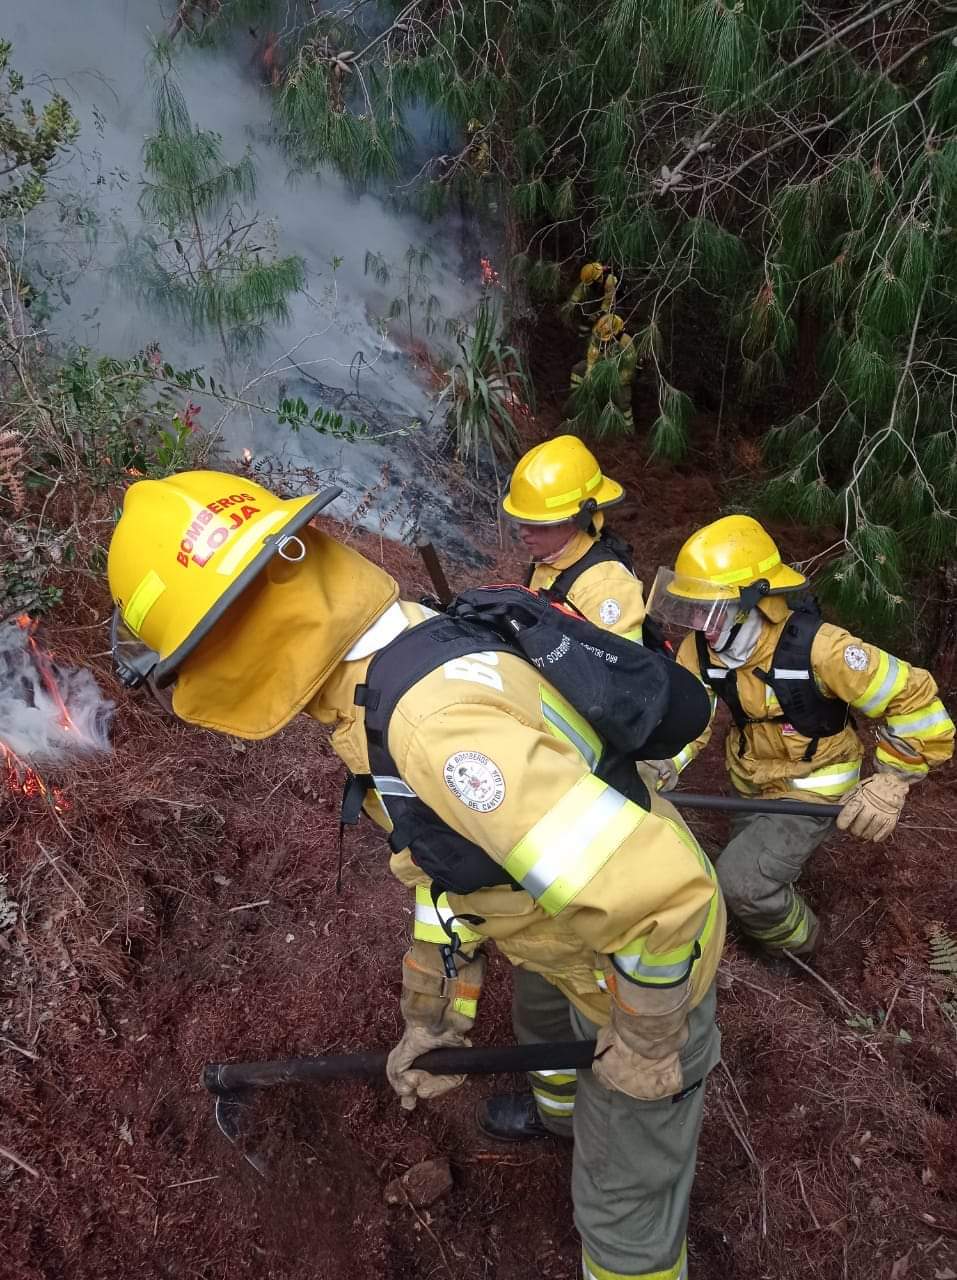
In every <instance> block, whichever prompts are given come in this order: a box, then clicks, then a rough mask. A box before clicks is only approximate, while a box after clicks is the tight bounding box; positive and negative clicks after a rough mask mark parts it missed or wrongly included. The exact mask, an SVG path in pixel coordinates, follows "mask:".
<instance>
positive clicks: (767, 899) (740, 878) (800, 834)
mask: <svg viewBox="0 0 957 1280" xmlns="http://www.w3.org/2000/svg"><path fill="white" fill-rule="evenodd" d="M833 826H834V819H833V818H827V817H820V818H811V817H807V818H805V817H797V816H796V815H794V814H783V813H746V814H738V815H737V816H736V817H735V819H734V821H733V822H732V824H731V839H730V840H729V841H728V843H727V845H726V846H725V848H724V850H723V852H722V853H721V855H720V856H719V858H718V864H717V866H718V880H719V882H720V884H721V888H722V890H723V891H724V896H725V901H726V902H727V904H728V910H729V911H730V912H731V913H732V914H733V915H734V916H735V917H736V919H737V921H738V923H739V925H740V926H741V928H742V929H743V930H744V932H745V933H746V934H747V935H748V936H749V937H750V938H753V939H754V940H755V941H756V942H758V943H760V944H761V946H763V947H767V948H768V950H771V951H773V950H780V949H781V948H782V947H786V948H787V949H788V950H789V951H793V952H794V954H795V955H800V956H806V955H811V953H812V952H813V951H814V946H815V943H816V942H817V933H818V922H817V917H816V916H815V914H814V912H813V911H812V910H811V908H810V907H809V906H808V904H807V903H806V902H805V901H804V899H803V898H802V897H801V895H800V894H799V893H798V891H797V890H796V889H795V888H794V882H795V881H796V880H797V878H798V877H799V876H800V874H801V872H802V871H803V870H804V866H805V863H806V862H807V860H808V858H810V856H811V854H812V853H813V852H814V850H815V849H816V848H817V847H818V846H819V845H820V844H821V842H822V841H823V840H824V839H825V837H826V836H827V835H828V834H829V832H830V831H831V828H832V827H833Z"/></svg>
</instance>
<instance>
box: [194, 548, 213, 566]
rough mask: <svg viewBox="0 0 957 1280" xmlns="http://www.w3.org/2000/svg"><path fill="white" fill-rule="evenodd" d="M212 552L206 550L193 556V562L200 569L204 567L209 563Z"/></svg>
mask: <svg viewBox="0 0 957 1280" xmlns="http://www.w3.org/2000/svg"><path fill="white" fill-rule="evenodd" d="M212 554H213V553H212V552H211V551H207V552H206V554H205V555H204V556H193V564H195V565H198V566H199V568H200V569H202V568H204V567H205V566H206V565H207V564H209V561H210V558H211V556H212Z"/></svg>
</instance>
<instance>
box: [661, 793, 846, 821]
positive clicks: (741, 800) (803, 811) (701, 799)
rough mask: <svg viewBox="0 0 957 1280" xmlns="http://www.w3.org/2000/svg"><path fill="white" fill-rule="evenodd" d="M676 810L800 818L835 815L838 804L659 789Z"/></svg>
mask: <svg viewBox="0 0 957 1280" xmlns="http://www.w3.org/2000/svg"><path fill="white" fill-rule="evenodd" d="M659 795H661V796H662V797H663V798H664V799H665V800H670V801H671V803H672V804H673V805H675V806H676V807H677V808H679V809H721V810H723V811H725V812H727V813H793V814H797V815H798V816H800V817H802V818H836V817H837V815H838V814H839V813H840V812H841V805H839V804H813V803H812V802H811V801H810V800H762V799H761V798H760V797H759V796H756V797H750V796H703V795H696V794H695V793H694V792H693V791H661V792H659Z"/></svg>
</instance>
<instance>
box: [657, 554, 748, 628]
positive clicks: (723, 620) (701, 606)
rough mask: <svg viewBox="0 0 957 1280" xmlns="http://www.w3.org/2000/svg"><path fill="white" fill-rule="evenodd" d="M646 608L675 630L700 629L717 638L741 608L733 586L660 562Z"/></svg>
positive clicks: (738, 596) (733, 620)
mask: <svg viewBox="0 0 957 1280" xmlns="http://www.w3.org/2000/svg"><path fill="white" fill-rule="evenodd" d="M648 612H649V613H650V614H652V616H653V617H655V618H656V619H657V620H658V621H659V622H660V623H661V624H662V625H663V626H665V627H667V628H669V629H672V630H675V631H703V632H704V633H705V635H707V636H708V637H709V638H710V637H712V636H713V637H715V638H717V637H718V636H720V635H721V633H722V632H723V631H724V630H726V629H727V628H729V627H730V626H733V625H734V622H735V621H736V620H737V618H738V615H739V614H740V612H741V598H740V595H739V593H738V590H737V588H736V587H722V586H717V585H716V584H715V583H713V582H708V581H707V580H705V579H698V578H689V577H688V576H687V575H686V574H677V573H675V571H674V570H673V569H669V568H666V567H665V566H664V565H662V566H661V567H660V568H659V570H658V572H657V573H656V574H655V581H654V584H653V585H652V588H651V592H650V594H649V596H648Z"/></svg>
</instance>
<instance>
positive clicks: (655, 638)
mask: <svg viewBox="0 0 957 1280" xmlns="http://www.w3.org/2000/svg"><path fill="white" fill-rule="evenodd" d="M612 560H614V561H616V562H617V563H618V564H621V565H624V567H625V568H626V569H627V570H628V572H629V573H630V574H634V572H635V565H634V560H633V559H632V554H631V547H630V546H629V544H628V543H627V542H625V541H624V539H623V538H619V537H618V536H617V534H614V533H611V532H610V531H609V530H607V529H602V531H601V533H600V534H599V536H598V539H597V540H596V541H595V542H593V543H592V545H591V546H590V547H589V548H588V550H587V551H586V552H585V554H584V555H583V556H582V557H581V559H580V560H576V561H575V563H574V564H572V565H569V566H568V568H567V569H563V570H562V571H561V573H560V574H559V575H558V577H557V578H556V579H555V581H554V582H553V583H552V585H551V586H550V587H547V588H546V589H545V594H546V595H547V596H548V598H549V599H550V600H553V601H554V602H555V603H556V604H564V605H567V606H568V608H570V609H574V608H575V606H574V605H573V604H572V603H571V602H570V601H569V599H568V595H569V592H570V591H571V590H572V588H573V587H574V585H575V583H576V582H577V581H578V579H579V578H580V577H581V575H582V574H583V573H584V572H585V571H586V570H587V569H591V568H593V567H594V566H595V565H596V564H607V563H608V562H609V561H612ZM534 572H535V566H534V564H533V565H532V566H531V567H530V568H529V571H528V579H527V581H526V586H527V585H528V584H529V583H530V582H531V580H532V575H533V574H534ZM641 643H642V644H643V645H644V646H645V648H646V649H651V650H652V651H653V652H654V653H664V654H666V655H667V656H668V657H669V658H673V657H674V649H673V648H672V646H671V644H670V643H669V642H668V641H667V640H666V639H665V633H664V632H663V631H662V629H661V627H660V626H659V625H658V623H657V622H656V621H655V619H654V618H652V617H651V616H650V615H648V614H646V615H645V620H644V622H643V623H642V624H641Z"/></svg>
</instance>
